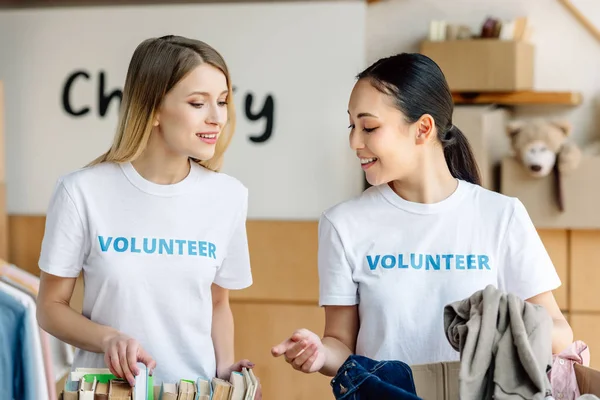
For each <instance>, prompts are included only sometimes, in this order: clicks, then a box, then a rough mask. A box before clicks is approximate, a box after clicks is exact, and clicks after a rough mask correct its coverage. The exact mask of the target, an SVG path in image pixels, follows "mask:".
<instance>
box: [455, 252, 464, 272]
mask: <svg viewBox="0 0 600 400" xmlns="http://www.w3.org/2000/svg"><path fill="white" fill-rule="evenodd" d="M456 269H465V256H463V255H462V254H457V255H456Z"/></svg>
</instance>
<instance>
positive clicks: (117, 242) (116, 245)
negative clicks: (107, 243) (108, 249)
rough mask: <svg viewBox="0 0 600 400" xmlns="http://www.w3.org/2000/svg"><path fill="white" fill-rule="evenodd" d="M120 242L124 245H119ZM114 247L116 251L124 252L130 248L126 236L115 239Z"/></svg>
mask: <svg viewBox="0 0 600 400" xmlns="http://www.w3.org/2000/svg"><path fill="white" fill-rule="evenodd" d="M119 243H123V245H122V246H119ZM113 247H114V248H115V251H116V252H119V253H123V252H124V251H126V250H127V249H128V248H129V242H128V241H127V239H125V238H124V237H118V238H116V239H115V241H114V246H113Z"/></svg>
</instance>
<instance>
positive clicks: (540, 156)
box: [507, 118, 582, 211]
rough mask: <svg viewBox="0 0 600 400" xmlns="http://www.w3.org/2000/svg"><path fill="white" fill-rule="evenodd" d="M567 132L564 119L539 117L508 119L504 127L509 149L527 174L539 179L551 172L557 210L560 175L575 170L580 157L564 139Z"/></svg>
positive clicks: (575, 146) (561, 203) (575, 147)
mask: <svg viewBox="0 0 600 400" xmlns="http://www.w3.org/2000/svg"><path fill="white" fill-rule="evenodd" d="M571 133H572V126H571V124H570V123H569V122H568V121H558V120H557V121H552V120H545V119H541V118H538V119H532V120H529V121H525V120H517V121H512V122H509V123H508V126H507V134H508V136H509V138H510V141H511V148H512V149H513V151H514V153H515V156H516V158H517V159H518V160H519V161H520V162H521V164H522V165H523V167H524V168H525V169H526V170H527V172H528V173H529V175H530V176H532V177H534V178H542V177H545V176H547V175H549V174H550V173H554V174H555V182H556V187H555V188H556V200H557V203H558V207H559V209H560V210H561V211H563V210H564V207H563V201H562V191H561V185H560V182H561V181H560V177H561V174H563V173H569V172H572V171H574V170H576V169H577V167H578V166H579V163H580V162H581V158H582V152H581V149H580V148H579V147H578V146H577V145H576V144H575V143H573V142H571V141H569V140H568V138H569V136H570V135H571Z"/></svg>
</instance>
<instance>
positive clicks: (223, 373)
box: [217, 360, 262, 400]
mask: <svg viewBox="0 0 600 400" xmlns="http://www.w3.org/2000/svg"><path fill="white" fill-rule="evenodd" d="M244 367H245V368H247V369H252V368H254V363H251V362H250V361H249V360H242V361H239V362H237V363H235V364H233V365H231V366H229V367H227V368H224V369H222V370H217V377H218V378H220V379H223V380H225V381H229V378H230V377H231V373H232V372H234V371H235V372H242V368H244ZM256 379H257V380H258V377H257V378H256ZM254 400H262V387H261V385H260V381H259V382H258V389H257V390H256V396H254Z"/></svg>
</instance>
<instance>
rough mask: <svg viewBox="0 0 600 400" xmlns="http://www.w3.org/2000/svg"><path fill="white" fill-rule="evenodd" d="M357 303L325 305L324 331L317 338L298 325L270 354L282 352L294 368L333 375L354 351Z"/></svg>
mask: <svg viewBox="0 0 600 400" xmlns="http://www.w3.org/2000/svg"><path fill="white" fill-rule="evenodd" d="M358 323H359V321H358V307H357V306H326V307H325V332H324V335H323V338H322V339H321V338H320V337H319V336H318V335H317V334H316V333H314V332H311V331H309V330H308V329H299V330H297V331H296V332H294V334H293V335H292V336H291V337H289V338H288V339H286V340H284V341H283V342H281V343H279V344H278V345H277V346H274V347H273V348H272V349H271V354H272V355H273V357H280V356H284V358H285V361H286V362H287V363H289V364H290V365H291V366H292V367H293V368H294V369H296V370H298V371H302V372H304V373H312V372H317V371H318V372H320V373H321V374H323V375H325V376H335V375H336V373H337V371H338V370H339V369H340V367H341V366H342V364H344V362H345V361H346V359H347V358H348V356H350V355H351V354H353V353H354V351H355V348H356V339H357V336H358Z"/></svg>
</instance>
